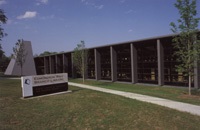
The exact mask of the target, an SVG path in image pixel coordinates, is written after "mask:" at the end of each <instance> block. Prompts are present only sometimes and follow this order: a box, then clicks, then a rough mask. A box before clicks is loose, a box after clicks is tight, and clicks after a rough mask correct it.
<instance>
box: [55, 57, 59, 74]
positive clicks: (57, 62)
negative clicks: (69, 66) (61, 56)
mask: <svg viewBox="0 0 200 130" xmlns="http://www.w3.org/2000/svg"><path fill="white" fill-rule="evenodd" d="M55 65H56V70H55V73H58V69H59V68H58V66H59V60H58V55H55Z"/></svg>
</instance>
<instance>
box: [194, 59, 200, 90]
mask: <svg viewBox="0 0 200 130" xmlns="http://www.w3.org/2000/svg"><path fill="white" fill-rule="evenodd" d="M194 88H196V89H200V62H199V63H198V62H195V68H194Z"/></svg>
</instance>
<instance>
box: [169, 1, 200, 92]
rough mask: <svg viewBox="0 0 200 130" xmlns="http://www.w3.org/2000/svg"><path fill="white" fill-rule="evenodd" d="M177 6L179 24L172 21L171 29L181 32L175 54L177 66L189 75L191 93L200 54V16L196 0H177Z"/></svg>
mask: <svg viewBox="0 0 200 130" xmlns="http://www.w3.org/2000/svg"><path fill="white" fill-rule="evenodd" d="M175 7H176V8H177V9H178V10H179V14H180V18H179V19H178V21H177V22H178V23H177V25H176V24H175V23H173V22H172V23H171V27H172V28H171V30H172V32H174V33H179V35H178V36H176V37H174V39H173V41H174V48H175V49H176V50H177V51H175V53H174V55H176V57H177V61H178V62H179V63H180V64H179V65H177V66H176V68H177V71H178V72H181V73H183V74H184V76H188V77H189V94H191V91H190V90H191V82H192V77H193V76H194V68H195V67H196V66H195V64H194V63H195V62H198V60H199V58H200V57H199V56H200V41H199V39H200V36H199V30H198V23H199V20H200V18H196V15H197V11H196V0H177V2H176V3H175Z"/></svg>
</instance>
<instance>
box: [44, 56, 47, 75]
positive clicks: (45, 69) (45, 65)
mask: <svg viewBox="0 0 200 130" xmlns="http://www.w3.org/2000/svg"><path fill="white" fill-rule="evenodd" d="M44 74H47V63H46V58H45V57H44Z"/></svg>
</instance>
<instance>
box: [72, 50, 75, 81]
mask: <svg viewBox="0 0 200 130" xmlns="http://www.w3.org/2000/svg"><path fill="white" fill-rule="evenodd" d="M71 60H72V78H75V77H76V74H75V73H76V72H75V68H74V61H73V53H71Z"/></svg>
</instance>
